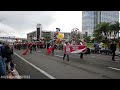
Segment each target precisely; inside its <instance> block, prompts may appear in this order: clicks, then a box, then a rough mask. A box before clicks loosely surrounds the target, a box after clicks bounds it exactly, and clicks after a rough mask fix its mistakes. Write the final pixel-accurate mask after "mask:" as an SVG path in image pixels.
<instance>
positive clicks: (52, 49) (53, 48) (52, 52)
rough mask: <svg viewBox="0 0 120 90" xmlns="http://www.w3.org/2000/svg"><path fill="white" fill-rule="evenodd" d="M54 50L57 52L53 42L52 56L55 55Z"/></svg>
mask: <svg viewBox="0 0 120 90" xmlns="http://www.w3.org/2000/svg"><path fill="white" fill-rule="evenodd" d="M54 50H55V44H54V42H52V55H54Z"/></svg>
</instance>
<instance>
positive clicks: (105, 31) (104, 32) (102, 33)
mask: <svg viewBox="0 0 120 90" xmlns="http://www.w3.org/2000/svg"><path fill="white" fill-rule="evenodd" d="M109 28H110V23H109V22H102V23H100V24H98V25H97V26H96V29H95V30H94V36H95V37H101V38H103V39H104V38H106V39H107V37H108V35H109Z"/></svg>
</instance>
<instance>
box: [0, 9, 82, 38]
mask: <svg viewBox="0 0 120 90" xmlns="http://www.w3.org/2000/svg"><path fill="white" fill-rule="evenodd" d="M37 24H42V27H43V30H49V31H55V29H56V27H58V28H61V31H62V32H70V31H71V30H72V29H73V28H79V29H80V30H81V24H82V12H81V11H0V32H1V33H0V36H16V37H24V38H26V36H27V35H26V34H27V33H28V32H31V31H34V30H36V25H37Z"/></svg>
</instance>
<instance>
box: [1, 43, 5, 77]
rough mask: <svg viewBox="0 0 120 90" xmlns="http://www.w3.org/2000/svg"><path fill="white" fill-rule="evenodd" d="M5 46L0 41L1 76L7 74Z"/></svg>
mask: <svg viewBox="0 0 120 90" xmlns="http://www.w3.org/2000/svg"><path fill="white" fill-rule="evenodd" d="M3 52H4V46H3V45H2V43H1V42H0V78H2V76H6V64H5V61H4V58H3Z"/></svg>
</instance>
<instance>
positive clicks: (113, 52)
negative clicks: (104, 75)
mask: <svg viewBox="0 0 120 90" xmlns="http://www.w3.org/2000/svg"><path fill="white" fill-rule="evenodd" d="M110 49H111V50H112V60H113V61H115V51H116V42H115V41H114V42H112V44H111V46H110Z"/></svg>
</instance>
